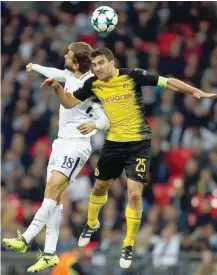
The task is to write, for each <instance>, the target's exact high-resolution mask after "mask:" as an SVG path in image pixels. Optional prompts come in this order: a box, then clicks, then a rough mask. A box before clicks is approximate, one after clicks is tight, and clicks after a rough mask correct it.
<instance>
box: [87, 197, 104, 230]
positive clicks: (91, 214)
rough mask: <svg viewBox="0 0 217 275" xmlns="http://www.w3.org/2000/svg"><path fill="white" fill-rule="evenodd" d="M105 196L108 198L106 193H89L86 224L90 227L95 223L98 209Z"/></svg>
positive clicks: (102, 203)
mask: <svg viewBox="0 0 217 275" xmlns="http://www.w3.org/2000/svg"><path fill="white" fill-rule="evenodd" d="M107 198H108V194H107V193H106V195H104V196H95V195H93V194H92V192H91V193H90V201H89V205H88V220H87V224H88V225H89V226H90V227H91V228H92V227H94V226H95V225H96V224H97V222H98V215H99V211H100V209H101V208H102V207H103V205H104V204H105V203H106V202H107Z"/></svg>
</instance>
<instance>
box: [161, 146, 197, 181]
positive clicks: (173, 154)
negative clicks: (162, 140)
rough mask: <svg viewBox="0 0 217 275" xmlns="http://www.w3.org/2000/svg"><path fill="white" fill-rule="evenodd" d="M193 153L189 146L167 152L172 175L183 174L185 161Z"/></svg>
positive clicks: (179, 175) (178, 175) (180, 175)
mask: <svg viewBox="0 0 217 275" xmlns="http://www.w3.org/2000/svg"><path fill="white" fill-rule="evenodd" d="M191 154H192V151H191V150H190V149H188V148H178V149H176V150H169V151H168V152H167V153H166V161H167V163H168V165H169V167H170V175H171V176H174V177H182V176H183V173H184V168H185V163H186V161H187V160H188V159H189V158H190V156H191Z"/></svg>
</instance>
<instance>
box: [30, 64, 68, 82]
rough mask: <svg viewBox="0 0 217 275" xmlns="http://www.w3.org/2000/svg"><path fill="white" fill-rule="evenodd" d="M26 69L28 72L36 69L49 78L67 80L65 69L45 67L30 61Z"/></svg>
mask: <svg viewBox="0 0 217 275" xmlns="http://www.w3.org/2000/svg"><path fill="white" fill-rule="evenodd" d="M26 71H27V72H32V71H36V72H38V73H40V74H42V75H44V76H46V77H48V78H51V77H52V78H54V79H56V80H57V81H60V82H65V81H66V78H65V73H66V71H65V70H58V69H56V68H49V67H44V66H41V65H38V64H32V63H29V64H28V65H26Z"/></svg>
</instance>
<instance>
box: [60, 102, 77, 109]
mask: <svg viewBox="0 0 217 275" xmlns="http://www.w3.org/2000/svg"><path fill="white" fill-rule="evenodd" d="M62 105H63V107H64V108H65V109H72V108H74V107H75V106H76V104H74V102H67V103H62Z"/></svg>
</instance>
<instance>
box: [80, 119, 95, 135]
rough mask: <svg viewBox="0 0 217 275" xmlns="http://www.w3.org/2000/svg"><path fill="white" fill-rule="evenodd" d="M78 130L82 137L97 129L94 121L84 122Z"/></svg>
mask: <svg viewBox="0 0 217 275" xmlns="http://www.w3.org/2000/svg"><path fill="white" fill-rule="evenodd" d="M77 129H78V130H79V132H80V133H81V134H82V135H86V134H89V133H90V132H92V131H93V130H94V129H96V124H95V122H94V121H88V122H84V123H81V124H80V125H79V126H78V127H77Z"/></svg>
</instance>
